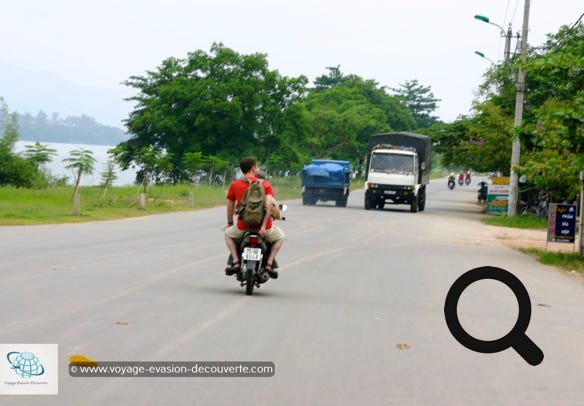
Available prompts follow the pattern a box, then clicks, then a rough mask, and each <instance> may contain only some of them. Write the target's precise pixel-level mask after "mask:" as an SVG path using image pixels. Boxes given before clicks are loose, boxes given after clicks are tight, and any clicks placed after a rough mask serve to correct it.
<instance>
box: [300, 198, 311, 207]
mask: <svg viewBox="0 0 584 406" xmlns="http://www.w3.org/2000/svg"><path fill="white" fill-rule="evenodd" d="M309 204H310V201H309V200H308V197H305V196H302V205H303V206H307V205H309Z"/></svg>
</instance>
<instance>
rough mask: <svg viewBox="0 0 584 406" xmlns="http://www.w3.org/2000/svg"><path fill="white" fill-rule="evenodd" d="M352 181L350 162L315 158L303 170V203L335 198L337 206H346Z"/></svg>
mask: <svg viewBox="0 0 584 406" xmlns="http://www.w3.org/2000/svg"><path fill="white" fill-rule="evenodd" d="M350 182H351V166H350V165H349V162H347V161H330V160H325V159H313V160H312V162H311V163H310V165H304V169H303V170H302V204H304V205H315V204H316V202H318V201H319V200H320V201H329V200H334V201H335V204H336V205H337V206H339V207H346V206H347V199H348V198H349V186H350Z"/></svg>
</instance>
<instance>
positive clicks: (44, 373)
mask: <svg viewBox="0 0 584 406" xmlns="http://www.w3.org/2000/svg"><path fill="white" fill-rule="evenodd" d="M58 394H59V346H58V344H31V343H12V344H10V343H0V398H2V395H58ZM0 403H1V401H0Z"/></svg>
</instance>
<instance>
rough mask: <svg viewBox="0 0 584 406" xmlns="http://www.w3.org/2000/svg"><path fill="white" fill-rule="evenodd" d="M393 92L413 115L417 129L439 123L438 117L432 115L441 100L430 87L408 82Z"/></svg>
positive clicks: (414, 81)
mask: <svg viewBox="0 0 584 406" xmlns="http://www.w3.org/2000/svg"><path fill="white" fill-rule="evenodd" d="M392 90H393V91H394V92H395V95H396V96H397V97H398V98H399V99H400V101H401V102H402V103H403V104H404V105H405V106H407V108H408V109H409V110H410V112H411V113H412V116H413V117H414V120H415V121H416V128H417V129H422V128H428V127H431V126H432V125H434V124H436V123H437V122H438V117H435V116H432V113H434V112H435V111H436V109H437V108H438V102H439V101H440V99H437V98H435V97H434V94H433V93H432V90H431V88H430V86H423V85H421V84H420V83H418V80H417V79H414V80H406V81H405V82H404V83H403V84H400V85H399V88H396V89H392Z"/></svg>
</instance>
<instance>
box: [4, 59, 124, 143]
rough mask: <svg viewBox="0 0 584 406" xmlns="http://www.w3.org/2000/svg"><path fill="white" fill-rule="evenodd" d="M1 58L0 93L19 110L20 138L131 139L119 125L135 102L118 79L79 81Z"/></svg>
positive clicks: (100, 141) (49, 140)
mask: <svg viewBox="0 0 584 406" xmlns="http://www.w3.org/2000/svg"><path fill="white" fill-rule="evenodd" d="M1 59H2V55H0V96H2V97H3V98H4V100H5V101H6V103H7V104H8V108H9V111H10V112H16V113H18V114H19V116H18V121H19V124H20V137H19V138H20V139H21V140H26V141H37V140H38V141H39V142H40V141H44V142H73V143H79V142H89V143H92V144H104V143H106V144H108V145H114V144H117V143H118V142H119V141H120V140H123V139H125V138H127V136H125V135H124V130H123V129H122V128H121V127H122V126H123V124H122V120H123V119H125V118H127V117H128V114H129V112H130V111H131V110H132V103H131V102H128V101H125V100H124V99H125V98H127V97H131V96H132V95H133V93H134V92H133V90H132V89H129V88H127V87H125V86H122V85H121V84H119V83H114V84H112V85H111V87H103V86H102V87H98V86H97V85H96V86H91V85H89V86H88V85H83V84H78V83H76V82H72V81H71V80H69V79H67V78H64V77H62V76H59V75H56V74H54V73H50V72H46V71H37V70H34V69H27V68H23V67H17V66H13V65H10V64H8V63H6V62H4V61H2V60H1ZM121 80H123V78H121V79H120V81H121ZM55 111H56V112H58V113H53V112H55ZM45 113H46V114H45ZM31 114H32V116H31ZM47 115H48V116H47Z"/></svg>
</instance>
